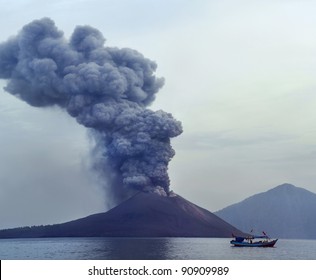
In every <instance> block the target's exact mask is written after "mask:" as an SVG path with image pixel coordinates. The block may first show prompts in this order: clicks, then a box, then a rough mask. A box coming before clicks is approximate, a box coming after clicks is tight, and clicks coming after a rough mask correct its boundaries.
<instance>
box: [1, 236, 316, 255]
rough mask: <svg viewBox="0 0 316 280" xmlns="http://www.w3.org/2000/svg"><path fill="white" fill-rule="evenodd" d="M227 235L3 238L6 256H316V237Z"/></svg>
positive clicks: (3, 251) (3, 250)
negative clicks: (252, 241)
mask: <svg viewBox="0 0 316 280" xmlns="http://www.w3.org/2000/svg"><path fill="white" fill-rule="evenodd" d="M229 241H230V239H225V238H45V239H0V259H2V260H15V259H19V260H26V259H31V260H38V259H49V260H132V259H134V260H142V259H144V260H191V259H192V260H208V259H209V260H236V259H237V260H260V259H266V260H316V240H287V239H283V240H279V241H278V242H277V244H276V247H275V248H235V247H231V245H230V244H229Z"/></svg>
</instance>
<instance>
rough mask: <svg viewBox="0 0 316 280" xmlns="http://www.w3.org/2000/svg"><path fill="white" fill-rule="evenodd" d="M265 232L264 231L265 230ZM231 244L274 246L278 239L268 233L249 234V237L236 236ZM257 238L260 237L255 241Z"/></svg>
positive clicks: (238, 245) (239, 245) (240, 245)
mask: <svg viewBox="0 0 316 280" xmlns="http://www.w3.org/2000/svg"><path fill="white" fill-rule="evenodd" d="M263 233H264V232H263ZM233 237H234V238H235V239H233V240H231V241H230V244H232V245H234V246H236V247H273V246H274V245H275V243H276V242H277V241H278V239H270V237H269V236H268V235H266V234H265V233H264V235H249V236H247V237H241V236H235V235H233ZM255 239H260V240H258V241H255Z"/></svg>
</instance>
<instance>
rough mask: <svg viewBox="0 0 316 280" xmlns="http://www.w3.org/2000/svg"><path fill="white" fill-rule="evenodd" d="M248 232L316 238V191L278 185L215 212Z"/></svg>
mask: <svg viewBox="0 0 316 280" xmlns="http://www.w3.org/2000/svg"><path fill="white" fill-rule="evenodd" d="M214 214H216V215H217V216H219V217H221V218H222V219H224V220H225V221H227V222H228V223H231V224H232V225H234V226H235V227H237V228H239V229H240V230H242V231H244V232H249V231H250V230H251V229H253V230H255V231H257V232H259V233H261V231H262V230H263V231H265V232H267V233H268V234H269V235H271V236H273V237H278V238H298V239H316V194H315V193H312V192H310V191H308V190H305V189H303V188H298V187H295V186H293V185H291V184H283V185H280V186H277V187H275V188H273V189H271V190H269V191H267V192H264V193H259V194H256V195H254V196H251V197H249V198H247V199H245V200H243V201H241V202H239V203H236V204H233V205H231V206H228V207H226V208H224V209H222V210H220V211H217V212H214Z"/></svg>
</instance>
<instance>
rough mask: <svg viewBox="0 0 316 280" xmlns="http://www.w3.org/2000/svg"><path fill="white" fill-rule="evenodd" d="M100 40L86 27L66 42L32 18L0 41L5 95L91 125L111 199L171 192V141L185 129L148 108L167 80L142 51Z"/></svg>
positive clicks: (53, 28) (48, 25)
mask: <svg viewBox="0 0 316 280" xmlns="http://www.w3.org/2000/svg"><path fill="white" fill-rule="evenodd" d="M104 43H105V39H104V37H103V35H102V34H101V33H100V31H98V30H97V29H95V28H92V27H90V26H78V27H76V28H75V30H74V32H73V34H72V36H71V38H70V40H67V39H65V38H64V35H63V32H61V31H60V30H58V29H57V28H56V26H55V24H54V22H53V21H52V20H51V19H49V18H43V19H41V20H35V21H33V22H31V23H29V24H27V25H25V26H24V27H23V28H22V30H21V31H20V32H19V33H18V34H17V36H15V37H12V38H10V39H9V40H8V41H6V42H4V43H2V44H0V78H2V79H7V81H8V82H7V85H6V87H5V90H6V91H8V92H9V93H11V94H13V95H15V96H17V97H18V98H20V99H22V100H24V101H25V102H27V103H28V104H30V105H32V106H37V107H47V106H55V105H57V106H59V107H61V108H64V109H65V110H66V111H67V112H68V113H69V115H71V116H72V117H74V118H76V120H77V122H78V123H80V124H82V125H84V126H85V127H88V128H91V131H92V134H93V136H94V139H95V149H94V153H93V154H94V155H95V161H94V162H95V166H96V168H97V169H98V171H99V172H101V174H103V177H104V178H106V179H107V181H108V186H110V187H111V193H112V194H115V196H118V197H120V196H122V195H124V193H125V192H129V191H130V190H143V191H153V192H160V191H163V193H166V194H168V193H169V184H170V182H169V177H168V172H167V171H168V163H169V161H170V159H171V158H172V157H173V156H174V150H173V149H172V147H171V145H170V138H171V137H175V136H177V135H179V134H180V133H181V132H182V127H181V123H180V122H179V121H176V120H175V119H174V118H173V117H172V115H171V114H168V113H166V112H164V111H156V112H154V111H152V110H150V109H147V108H146V107H147V106H148V105H150V104H151V103H152V102H153V101H154V99H155V94H156V93H157V92H158V90H159V89H160V88H161V87H162V86H163V83H164V80H163V79H161V78H156V77H155V76H154V72H155V70H156V67H157V65H156V63H155V62H153V61H151V60H149V59H147V58H145V57H144V56H143V55H142V54H140V53H139V52H137V51H135V50H132V49H129V48H124V49H119V48H115V47H105V46H104Z"/></svg>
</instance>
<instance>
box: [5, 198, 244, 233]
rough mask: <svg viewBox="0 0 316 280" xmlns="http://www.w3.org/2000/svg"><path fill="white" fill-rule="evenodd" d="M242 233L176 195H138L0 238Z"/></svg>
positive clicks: (18, 230) (9, 231) (22, 229)
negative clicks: (77, 216) (105, 209)
mask: <svg viewBox="0 0 316 280" xmlns="http://www.w3.org/2000/svg"><path fill="white" fill-rule="evenodd" d="M232 233H234V234H242V233H241V232H240V231H239V230H238V229H236V228H235V227H233V226H232V225H230V224H228V223H227V222H225V221H224V220H222V219H221V218H219V217H217V216H216V215H214V214H212V213H211V212H209V211H207V210H205V209H203V208H201V207H199V206H197V205H195V204H193V203H191V202H189V201H188V200H186V199H184V198H182V197H181V196H178V195H170V196H161V195H157V194H154V193H145V192H139V193H137V194H136V195H134V196H133V197H131V198H130V199H128V200H126V201H125V202H123V203H121V204H119V205H118V206H116V207H114V208H112V209H111V210H109V211H108V212H105V213H99V214H94V215H91V216H88V217H85V218H81V219H78V220H74V221H70V222H66V223H62V224H55V225H47V226H33V227H24V228H14V229H6V230H1V231H0V238H35V237H103V236H104V237H230V236H231V235H232Z"/></svg>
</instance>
